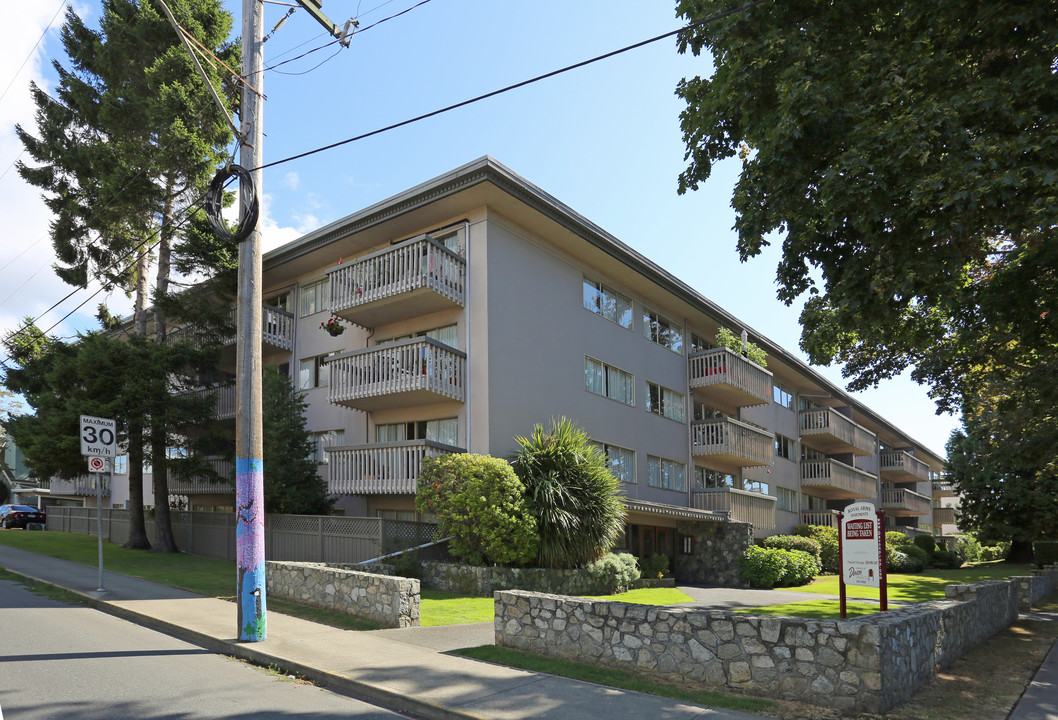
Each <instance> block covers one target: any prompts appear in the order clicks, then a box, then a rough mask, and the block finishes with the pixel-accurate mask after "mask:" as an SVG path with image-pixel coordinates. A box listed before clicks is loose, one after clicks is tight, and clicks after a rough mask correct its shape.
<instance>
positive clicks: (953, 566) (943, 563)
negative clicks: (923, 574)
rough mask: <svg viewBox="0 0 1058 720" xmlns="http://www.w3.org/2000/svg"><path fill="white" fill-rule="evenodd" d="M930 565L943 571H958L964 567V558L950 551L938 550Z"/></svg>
mask: <svg viewBox="0 0 1058 720" xmlns="http://www.w3.org/2000/svg"><path fill="white" fill-rule="evenodd" d="M930 565H932V566H933V567H935V568H940V569H941V570H957V569H958V568H960V567H962V558H961V557H959V556H958V555H956V554H955V553H953V552H949V551H948V550H937V551H936V552H934V553H933V558H932V559H931V560H930Z"/></svg>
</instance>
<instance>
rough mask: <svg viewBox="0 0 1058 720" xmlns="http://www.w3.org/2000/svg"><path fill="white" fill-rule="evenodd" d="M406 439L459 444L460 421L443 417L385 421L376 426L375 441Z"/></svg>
mask: <svg viewBox="0 0 1058 720" xmlns="http://www.w3.org/2000/svg"><path fill="white" fill-rule="evenodd" d="M405 440H432V441H434V442H439V443H443V444H445V445H452V446H458V444H459V423H458V422H457V419H456V418H443V419H441V420H414V421H412V422H401V423H385V424H382V425H376V426H375V442H380V443H383V442H402V441H405Z"/></svg>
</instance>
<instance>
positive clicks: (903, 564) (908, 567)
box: [886, 550, 925, 573]
mask: <svg viewBox="0 0 1058 720" xmlns="http://www.w3.org/2000/svg"><path fill="white" fill-rule="evenodd" d="M924 567H925V565H924V564H922V563H920V562H919V560H917V559H916V558H913V557H911V556H910V555H908V554H907V553H905V552H903V551H901V550H893V556H892V559H891V560H890V559H889V558H887V559H886V572H891V573H917V572H922V569H923V568H924Z"/></svg>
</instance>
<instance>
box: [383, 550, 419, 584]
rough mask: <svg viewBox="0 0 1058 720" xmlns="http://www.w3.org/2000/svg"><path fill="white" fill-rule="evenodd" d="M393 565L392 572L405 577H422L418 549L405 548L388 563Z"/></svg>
mask: <svg viewBox="0 0 1058 720" xmlns="http://www.w3.org/2000/svg"><path fill="white" fill-rule="evenodd" d="M390 564H391V565H392V566H393V574H394V575H397V576H399V577H406V578H421V577H422V560H421V559H420V558H419V551H418V550H406V551H404V552H402V553H401V554H400V555H398V556H397V557H395V558H393V561H392V562H391V563H390Z"/></svg>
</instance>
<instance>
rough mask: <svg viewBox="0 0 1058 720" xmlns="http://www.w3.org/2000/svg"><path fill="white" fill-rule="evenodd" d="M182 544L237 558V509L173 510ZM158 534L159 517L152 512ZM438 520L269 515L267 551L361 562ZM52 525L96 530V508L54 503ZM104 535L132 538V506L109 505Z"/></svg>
mask: <svg viewBox="0 0 1058 720" xmlns="http://www.w3.org/2000/svg"><path fill="white" fill-rule="evenodd" d="M171 515H172V526H173V535H174V537H175V538H176V544H177V546H178V547H179V548H180V549H181V550H183V551H184V552H186V553H190V554H191V555H201V556H204V557H212V558H218V559H221V560H235V514H234V513H230V512H201V511H195V512H185V511H176V510H174V511H172V512H171ZM146 525H147V537H148V538H149V539H150V540H151V541H152V542H153V541H154V537H155V525H154V518H153V517H147V518H146ZM436 527H437V526H436V525H433V524H432V523H420V522H410V521H406V520H384V519H382V518H366V517H343V516H335V515H266V516H265V557H267V558H268V559H269V560H289V561H292V562H325V563H358V562H363V561H364V560H371V559H372V558H376V557H378V556H380V555H384V554H386V553H391V552H396V551H397V550H401V549H403V548H408V547H414V546H416V545H421V544H423V543H427V542H430V541H431V540H434V535H435V531H436ZM48 530H57V531H60V532H73V533H81V534H87V535H95V534H96V509H95V508H79V507H60V506H51V507H49V508H48ZM103 537H104V538H106V539H108V540H109V541H110V542H113V543H117V544H119V545H121V544H124V543H125V542H126V541H127V540H128V538H129V511H128V510H103Z"/></svg>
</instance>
